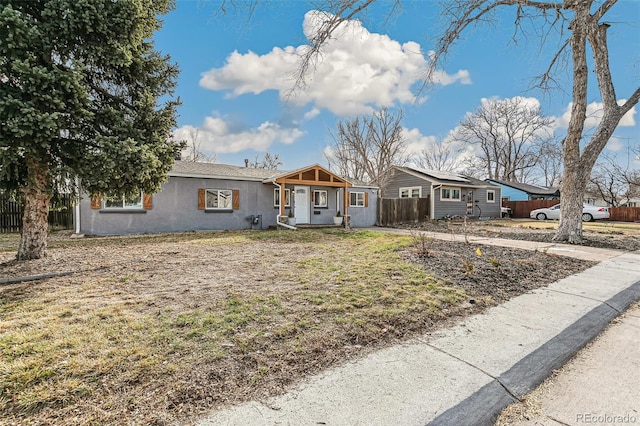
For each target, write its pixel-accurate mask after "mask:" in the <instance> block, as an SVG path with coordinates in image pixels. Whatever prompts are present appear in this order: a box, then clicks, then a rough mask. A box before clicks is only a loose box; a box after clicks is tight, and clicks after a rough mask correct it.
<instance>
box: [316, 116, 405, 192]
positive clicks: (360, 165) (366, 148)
mask: <svg viewBox="0 0 640 426" xmlns="http://www.w3.org/2000/svg"><path fill="white" fill-rule="evenodd" d="M403 118H404V113H403V112H402V110H399V111H398V112H397V113H396V114H393V113H391V112H390V111H389V110H388V109H386V108H384V109H382V110H380V111H377V112H374V113H373V115H372V116H371V117H356V118H355V119H351V120H345V121H340V122H338V124H337V127H338V129H337V131H336V132H331V136H332V138H333V142H332V143H331V144H330V146H329V149H330V153H329V154H328V155H326V157H327V161H328V162H329V167H330V168H332V169H334V170H335V171H336V172H337V173H338V174H341V175H343V176H348V177H351V178H355V179H359V180H362V181H365V182H370V183H374V184H376V185H378V186H379V187H380V188H384V187H385V185H386V183H387V181H388V178H389V172H390V169H391V166H393V165H404V164H406V163H407V162H408V160H409V156H408V155H407V154H406V140H405V139H404V137H403V136H402V120H403Z"/></svg>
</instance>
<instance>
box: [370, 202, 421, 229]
mask: <svg viewBox="0 0 640 426" xmlns="http://www.w3.org/2000/svg"><path fill="white" fill-rule="evenodd" d="M429 205H430V202H429V197H426V198H379V199H378V221H377V223H378V226H394V225H400V224H403V223H417V222H424V221H427V220H429Z"/></svg>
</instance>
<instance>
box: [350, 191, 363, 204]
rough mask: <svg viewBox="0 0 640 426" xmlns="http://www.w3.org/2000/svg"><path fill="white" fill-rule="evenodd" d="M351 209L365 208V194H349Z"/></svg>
mask: <svg viewBox="0 0 640 426" xmlns="http://www.w3.org/2000/svg"><path fill="white" fill-rule="evenodd" d="M349 206H350V207H364V192H351V193H349Z"/></svg>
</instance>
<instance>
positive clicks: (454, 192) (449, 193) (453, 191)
mask: <svg viewBox="0 0 640 426" xmlns="http://www.w3.org/2000/svg"><path fill="white" fill-rule="evenodd" d="M440 199H441V200H443V201H460V188H451V187H446V186H443V187H442V188H440Z"/></svg>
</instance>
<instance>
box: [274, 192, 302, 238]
mask: <svg viewBox="0 0 640 426" xmlns="http://www.w3.org/2000/svg"><path fill="white" fill-rule="evenodd" d="M273 184H274V185H275V186H277V187H278V189H279V190H280V194H282V191H283V189H282V186H281V185H280V184H279V183H278V182H276V181H275V180H274V181H273ZM281 203H282V201H281ZM276 225H277V226H282V227H283V228H287V229H291V230H294V231H295V230H296V229H298V228H296V227H295V226H291V225H289V224H288V223H282V222H280V210H278V215H277V216H276Z"/></svg>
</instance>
